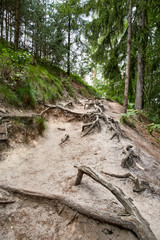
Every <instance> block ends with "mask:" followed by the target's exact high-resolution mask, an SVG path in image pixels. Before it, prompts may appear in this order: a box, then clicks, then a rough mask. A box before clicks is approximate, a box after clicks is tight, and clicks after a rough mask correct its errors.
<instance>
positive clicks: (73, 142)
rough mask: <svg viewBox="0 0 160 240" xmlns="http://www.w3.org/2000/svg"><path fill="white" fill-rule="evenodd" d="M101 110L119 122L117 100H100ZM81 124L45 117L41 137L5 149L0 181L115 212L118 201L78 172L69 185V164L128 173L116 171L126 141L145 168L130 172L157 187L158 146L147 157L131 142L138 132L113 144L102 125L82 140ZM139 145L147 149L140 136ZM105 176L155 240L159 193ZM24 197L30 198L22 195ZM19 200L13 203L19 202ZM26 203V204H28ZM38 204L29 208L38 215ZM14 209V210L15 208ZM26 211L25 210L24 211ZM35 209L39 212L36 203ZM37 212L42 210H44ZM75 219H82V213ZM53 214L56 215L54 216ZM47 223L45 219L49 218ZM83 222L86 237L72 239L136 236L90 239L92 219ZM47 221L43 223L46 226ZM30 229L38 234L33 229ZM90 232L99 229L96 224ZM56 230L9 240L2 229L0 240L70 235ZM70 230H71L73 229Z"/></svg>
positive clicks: (71, 168)
mask: <svg viewBox="0 0 160 240" xmlns="http://www.w3.org/2000/svg"><path fill="white" fill-rule="evenodd" d="M105 108H106V111H105V114H106V115H107V116H111V117H113V118H114V119H115V120H119V118H120V113H121V107H120V105H119V104H117V103H111V102H107V101H106V102H105ZM74 110H75V111H81V112H82V111H84V110H83V107H82V106H79V105H76V108H75V109H74ZM81 127H82V122H78V121H76V122H75V121H72V122H67V121H66V118H65V117H64V116H63V115H60V116H52V115H50V118H49V120H48V122H47V130H46V131H45V134H44V136H43V137H41V138H39V140H38V141H37V142H34V143H33V146H27V145H19V146H18V147H16V148H15V149H11V150H10V151H9V152H8V153H7V155H6V159H5V160H4V161H1V162H0V185H10V186H12V187H15V186H16V187H17V188H18V187H19V188H25V189H28V190H35V191H38V192H42V193H43V192H44V193H54V194H59V195H62V196H65V197H67V198H68V199H71V200H74V201H76V202H77V203H80V204H82V205H85V206H86V207H87V206H94V207H95V208H97V209H98V210H99V212H106V211H108V212H114V213H116V214H120V213H121V212H122V211H123V207H122V206H121V205H120V204H119V203H118V201H117V200H116V199H115V198H114V196H113V195H112V194H111V193H110V192H109V191H107V190H106V189H104V188H103V187H102V186H100V185H99V184H98V183H95V182H94V181H93V180H91V179H90V178H88V177H87V176H84V178H83V181H82V184H81V185H80V186H77V187H75V186H74V181H75V178H76V174H77V170H76V169H75V168H74V165H75V164H82V165H88V166H90V167H93V168H95V169H96V170H97V171H99V172H100V171H101V170H103V171H107V172H111V173H118V174H124V173H126V172H128V170H126V169H122V168H121V166H120V162H121V159H122V158H123V156H122V148H123V147H124V146H126V145H127V144H132V145H133V146H135V147H136V151H137V153H138V154H139V155H140V156H141V162H140V164H141V166H142V167H143V168H144V169H145V171H143V170H133V171H135V173H136V174H137V175H138V176H141V177H142V178H144V179H145V180H146V179H147V180H148V181H150V183H153V185H154V187H155V188H156V187H157V191H158V189H159V186H160V179H159V178H158V172H159V171H160V153H159V151H158V149H157V151H156V155H155V156H153V154H150V153H149V152H148V151H145V149H143V148H141V146H139V145H138V144H137V143H136V138H137V140H138V141H139V137H138V133H135V132H134V131H133V130H130V132H128V131H129V130H126V132H127V134H128V135H129V134H130V137H131V139H132V136H133V140H129V139H122V140H121V141H120V142H118V140H117V139H116V138H114V139H113V140H110V138H111V136H112V133H111V131H109V130H108V129H107V128H106V126H105V124H104V123H102V130H101V132H95V133H93V134H90V135H87V136H86V137H83V138H81ZM58 128H65V131H61V130H59V129H58ZM123 128H124V127H123ZM65 134H69V141H67V142H66V143H64V144H63V145H59V143H60V142H61V139H62V138H63V137H64V135H65ZM144 143H145V145H146V148H150V144H149V143H147V142H145V139H144ZM107 178H108V179H109V180H110V181H111V182H112V183H114V184H115V185H117V186H119V187H120V188H122V189H123V191H124V192H125V194H126V195H127V196H130V197H131V198H132V199H133V202H134V204H135V205H136V206H137V207H138V209H139V210H140V212H141V214H142V215H143V216H144V218H145V219H146V220H147V221H148V222H149V223H150V225H151V228H152V230H153V232H154V233H155V235H156V236H157V239H160V229H159V226H160V197H159V195H158V194H154V195H153V194H152V193H150V192H149V191H147V190H146V191H144V192H142V193H135V192H133V185H132V181H131V180H129V179H128V180H126V179H121V180H120V179H116V178H112V177H107ZM18 199H20V200H18V201H19V202H24V199H21V198H20V197H19V198H18ZM27 201H31V200H30V199H28V200H27ZM19 202H18V203H17V204H19ZM32 204H33V203H32ZM32 204H31V203H30V206H32ZM33 205H34V204H33ZM42 205H43V204H42ZM27 206H28V205H27ZM39 208H40V206H38V205H37V207H36V208H35V210H34V211H35V218H36V214H38V213H37V212H36V209H39ZM15 209H17V208H16V207H15ZM33 209H34V207H33ZM19 211H20V210H19ZM21 211H22V210H21ZM24 211H25V210H24ZM28 211H30V210H29V209H28ZM40 211H42V207H41V209H40ZM50 211H51V212H52V211H53V212H54V211H55V210H53V209H52V210H50ZM21 214H22V212H21ZM26 214H27V213H26ZM43 214H47V213H46V212H44V213H43ZM32 215H33V214H32ZM81 217H82V218H83V216H81ZM56 218H58V216H57V217H56ZM44 219H45V216H44ZM83 220H84V219H83ZM48 221H49V222H50V221H51V216H50V220H48ZM58 221H60V220H55V222H56V223H57V224H58ZM84 221H86V220H84ZM87 221H88V222H87V224H90V225H88V226H89V227H87V228H88V230H87V231H88V232H87V231H86V230H85V233H86V232H87V233H86V234H88V235H85V236H86V237H85V238H83V236H81V237H80V232H83V231H80V230H77V234H78V233H79V235H77V238H76V235H75V238H74V237H73V238H72V239H100V240H101V239H136V238H135V237H134V236H133V235H132V236H130V237H129V235H125V234H129V233H125V234H124V235H123V237H124V238H123V237H121V238H120V237H119V238H118V236H119V235H117V237H115V236H116V235H113V234H109V237H108V238H107V236H108V235H106V234H102V235H103V236H104V238H103V237H102V236H101V235H95V236H94V237H93V236H91V233H89V232H92V231H93V230H92V229H93V228H95V227H93V225H94V224H95V223H93V222H92V221H93V220H87ZM89 221H91V222H92V223H91V222H89ZM51 222H52V221H51ZM51 222H50V223H49V224H50V225H51ZM34 224H36V220H34V223H33V224H32V225H34ZM40 224H42V223H40ZM74 224H78V223H74ZM74 224H73V225H72V224H71V225H72V228H76V229H79V228H81V227H82V226H80V225H76V227H75V225H74ZM24 225H25V224H24ZM4 226H5V224H4ZM7 226H8V225H7ZM77 226H78V227H77ZM83 227H84V226H83ZM85 227H86V226H85ZM69 228H71V226H69ZM0 229H1V228H0ZM4 229H5V228H4ZM99 229H100V226H99ZM81 230H82V229H81ZM83 230H84V229H83ZM101 230H102V229H101ZM1 231H2V229H1ZM30 231H31V227H30ZM35 231H37V232H38V229H37V230H35ZM96 231H99V230H98V228H97V230H96ZM117 231H118V230H117ZM44 232H45V230H44ZM62 232H63V224H62V225H61V230H59V234H60V235H59V236H57V237H55V235H54V233H52V234H51V232H50V233H49V232H48V236H45V237H46V238H45V237H44V236H42V235H43V234H42V235H41V236H38V235H37V237H36V235H34V234H33V236H29V237H28V238H27V237H26V238H25V237H23V238H12V237H11V238H10V237H8V236H7V234H6V235H5V231H2V237H1V238H0V240H1V239H70V238H67V237H66V235H64V234H62ZM73 232H74V231H73ZM49 234H50V235H49ZM74 234H76V233H75V232H74ZM121 234H122V233H121ZM53 236H54V237H53ZM68 236H69V235H68ZM87 236H89V237H87Z"/></svg>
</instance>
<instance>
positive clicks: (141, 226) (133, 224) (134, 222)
mask: <svg viewBox="0 0 160 240" xmlns="http://www.w3.org/2000/svg"><path fill="white" fill-rule="evenodd" d="M75 167H76V168H77V169H78V175H77V179H76V182H75V186H77V185H79V184H80V183H81V180H82V177H83V174H86V175H88V176H89V177H91V178H92V179H94V180H95V181H96V182H98V183H100V184H101V185H103V186H104V187H105V188H107V189H108V190H109V191H110V192H111V193H112V194H113V195H114V196H115V197H116V198H117V200H118V201H119V202H120V203H121V204H122V205H123V207H124V208H125V211H126V212H127V213H128V214H129V215H130V216H129V217H128V218H127V217H125V219H126V220H127V222H128V223H127V224H126V228H128V229H130V230H131V231H133V232H134V233H135V234H136V235H137V237H138V239H139V240H156V236H155V235H154V233H153V232H152V230H151V228H150V225H149V224H148V222H147V221H146V220H145V219H144V218H143V217H142V215H141V213H140V212H139V210H138V209H137V207H136V206H135V205H134V204H133V202H132V200H131V199H130V198H128V197H127V196H126V195H125V194H124V192H123V191H122V190H121V189H120V188H118V187H116V186H114V185H113V184H112V183H110V182H109V181H107V180H106V179H105V178H104V177H103V176H102V175H100V174H99V173H98V172H97V171H95V170H94V169H92V168H90V167H87V166H79V167H77V166H75ZM117 219H118V216H117ZM123 219H124V218H123ZM118 220H119V222H121V223H122V222H123V220H122V219H121V218H119V219H118Z"/></svg>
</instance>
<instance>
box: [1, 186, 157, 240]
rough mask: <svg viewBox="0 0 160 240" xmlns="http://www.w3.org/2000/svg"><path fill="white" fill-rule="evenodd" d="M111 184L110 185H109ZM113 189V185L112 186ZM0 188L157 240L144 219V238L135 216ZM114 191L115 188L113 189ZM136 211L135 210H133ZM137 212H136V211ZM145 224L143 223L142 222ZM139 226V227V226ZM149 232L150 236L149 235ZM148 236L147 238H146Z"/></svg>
mask: <svg viewBox="0 0 160 240" xmlns="http://www.w3.org/2000/svg"><path fill="white" fill-rule="evenodd" d="M109 184H110V183H109ZM111 187H112V185H111ZM0 188H2V189H4V190H6V191H9V192H13V193H18V194H22V195H24V196H29V197H37V198H42V199H48V200H55V201H58V202H61V204H63V205H64V206H67V207H69V208H71V209H73V210H75V211H76V212H77V213H80V214H82V215H84V216H87V217H91V218H93V219H95V220H99V221H100V222H103V223H109V224H112V225H115V226H118V227H123V228H124V229H129V230H131V231H132V232H134V233H135V234H136V235H137V236H138V238H139V239H140V240H157V239H156V237H155V236H154V234H153V232H152V231H151V229H150V226H149V224H148V223H147V222H146V221H145V220H144V219H143V218H142V219H143V221H145V224H144V225H145V227H146V228H147V230H146V233H145V235H144V236H143V232H140V233H139V230H141V231H142V230H143V228H142V229H140V228H141V225H142V224H141V221H140V222H138V223H137V220H136V219H135V218H134V217H133V216H116V215H112V214H110V213H109V212H106V213H104V212H100V211H97V210H96V209H95V208H94V207H89V206H87V207H86V206H84V205H80V204H77V203H76V202H74V201H72V200H69V199H67V198H65V197H63V196H60V195H55V194H45V193H44V194H43V193H40V192H35V191H30V190H26V189H19V188H13V187H10V186H4V185H0ZM117 190H118V192H119V193H120V194H122V195H123V193H122V191H121V190H120V189H119V188H117ZM113 191H114V188H113ZM124 197H125V201H127V202H128V201H129V202H130V204H131V206H134V205H133V203H132V202H131V200H130V199H128V198H126V196H124ZM63 210H64V208H63V207H62V209H61V211H63ZM133 210H134V209H133ZM134 211H136V210H134ZM142 223H143V222H142ZM137 224H138V226H137ZM148 232H149V235H148ZM145 236H146V238H145Z"/></svg>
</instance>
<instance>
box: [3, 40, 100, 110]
mask: <svg viewBox="0 0 160 240" xmlns="http://www.w3.org/2000/svg"><path fill="white" fill-rule="evenodd" d="M0 83H1V85H0V99H1V102H2V101H3V100H4V102H6V103H9V104H11V105H14V106H18V107H27V108H28V107H30V108H35V107H36V105H37V104H39V103H41V104H44V103H49V102H50V103H54V102H55V101H56V100H60V99H69V97H71V98H75V99H76V97H78V96H79V95H82V96H84V97H91V96H98V93H97V92H96V90H95V89H94V88H93V87H91V86H89V85H88V84H87V83H85V82H84V81H83V80H82V79H81V78H80V77H79V76H78V75H75V74H70V77H68V76H67V73H66V72H65V71H64V70H62V69H60V68H59V67H57V66H53V65H52V64H51V62H49V61H47V60H45V59H40V60H35V59H34V57H33V56H32V55H31V54H30V53H29V52H27V51H24V50H19V51H17V52H15V51H14V49H13V48H12V46H11V45H9V44H4V43H2V42H0Z"/></svg>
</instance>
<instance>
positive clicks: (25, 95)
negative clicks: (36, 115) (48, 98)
mask: <svg viewBox="0 0 160 240" xmlns="http://www.w3.org/2000/svg"><path fill="white" fill-rule="evenodd" d="M17 95H18V97H19V99H20V100H21V101H22V102H24V103H25V104H26V105H29V106H32V107H35V105H36V103H37V101H36V91H35V89H34V88H33V86H32V85H31V84H30V83H27V84H25V85H24V86H23V87H20V88H18V89H17Z"/></svg>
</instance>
